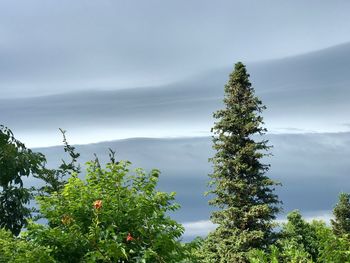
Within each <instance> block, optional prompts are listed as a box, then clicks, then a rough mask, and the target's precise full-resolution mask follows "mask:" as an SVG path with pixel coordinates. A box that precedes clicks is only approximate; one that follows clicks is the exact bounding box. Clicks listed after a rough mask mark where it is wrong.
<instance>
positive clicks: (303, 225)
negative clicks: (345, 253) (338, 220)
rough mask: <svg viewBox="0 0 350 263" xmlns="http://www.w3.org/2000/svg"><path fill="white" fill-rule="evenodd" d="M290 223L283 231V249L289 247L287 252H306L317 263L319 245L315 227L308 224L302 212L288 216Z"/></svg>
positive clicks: (295, 212)
mask: <svg viewBox="0 0 350 263" xmlns="http://www.w3.org/2000/svg"><path fill="white" fill-rule="evenodd" d="M287 219H288V222H287V223H286V224H285V225H284V226H283V230H282V240H281V241H280V242H281V243H282V245H283V246H282V247H287V248H288V249H287V251H292V250H293V249H294V250H295V251H299V252H300V251H304V252H305V254H307V255H310V256H311V258H312V259H313V260H314V261H316V259H317V256H318V253H319V251H318V249H319V243H318V238H317V235H316V230H315V228H314V227H313V225H311V224H309V223H308V222H306V221H305V220H304V219H303V218H302V216H301V214H300V212H299V211H298V210H295V211H293V212H291V213H289V214H288V216H287Z"/></svg>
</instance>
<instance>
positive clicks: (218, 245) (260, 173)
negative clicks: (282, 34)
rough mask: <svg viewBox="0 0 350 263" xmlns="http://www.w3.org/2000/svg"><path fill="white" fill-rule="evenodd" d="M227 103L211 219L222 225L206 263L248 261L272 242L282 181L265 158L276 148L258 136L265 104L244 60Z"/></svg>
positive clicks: (219, 125) (217, 135)
mask: <svg viewBox="0 0 350 263" xmlns="http://www.w3.org/2000/svg"><path fill="white" fill-rule="evenodd" d="M224 103H225V108H224V109H222V110H219V111H217V112H216V113H214V117H215V118H216V119H217V122H216V123H215V125H214V127H213V129H212V131H213V132H214V136H213V144H214V145H213V148H214V149H215V150H216V154H215V156H214V157H213V158H212V159H211V161H212V162H213V164H214V172H213V174H212V175H211V186H212V187H213V189H212V190H211V191H210V192H209V193H210V194H213V195H214V196H215V197H214V198H213V199H212V200H211V201H210V204H211V205H213V206H216V207H217V208H218V210H217V211H215V212H213V214H212V217H211V219H212V221H213V223H215V224H218V225H219V226H218V228H217V229H216V230H215V231H214V233H211V234H210V235H209V237H208V239H207V241H206V243H207V244H205V245H204V249H205V251H206V252H205V254H206V262H246V261H247V257H246V253H247V252H248V251H249V250H251V249H254V248H257V249H259V248H261V249H264V248H266V247H267V246H268V245H269V244H271V243H272V241H273V227H274V223H273V220H274V219H275V215H276V213H277V212H278V211H279V201H278V198H277V196H276V194H274V186H276V185H277V183H276V182H274V181H272V180H271V179H269V178H268V177H267V176H266V175H265V173H266V172H267V171H268V169H269V165H266V164H263V163H262V162H261V159H262V158H263V157H264V156H266V155H268V154H267V153H266V152H267V151H268V150H269V148H270V146H268V145H267V141H266V140H261V141H255V140H254V139H253V135H263V134H264V133H265V131H266V129H265V128H263V127H262V124H263V118H262V117H261V116H260V113H261V112H262V111H263V110H264V109H265V106H263V105H262V102H261V101H260V100H259V99H258V98H257V97H256V96H255V95H254V89H253V88H252V87H251V83H250V82H249V74H248V73H247V71H246V68H245V66H244V65H243V64H242V63H240V62H239V63H237V64H236V65H235V69H234V71H233V73H232V74H231V75H230V79H229V81H228V83H227V85H226V86H225V98H224Z"/></svg>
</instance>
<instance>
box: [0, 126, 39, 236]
mask: <svg viewBox="0 0 350 263" xmlns="http://www.w3.org/2000/svg"><path fill="white" fill-rule="evenodd" d="M44 162H45V157H44V155H42V154H40V153H34V152H32V151H31V150H30V149H27V148H26V147H25V145H24V144H23V143H21V142H20V141H18V140H16V139H15V137H14V135H13V133H12V131H11V130H9V129H8V128H6V127H4V126H2V125H0V227H1V228H5V229H8V230H10V231H11V232H12V233H13V234H14V235H18V234H19V233H20V231H21V229H22V227H23V226H25V225H26V222H27V218H29V217H30V215H31V210H30V209H29V208H28V207H27V206H26V205H28V204H29V202H30V200H31V198H32V194H31V189H27V188H25V187H24V186H23V179H22V178H23V177H28V176H29V175H31V174H37V173H39V172H40V170H41V168H42V166H43V163H44Z"/></svg>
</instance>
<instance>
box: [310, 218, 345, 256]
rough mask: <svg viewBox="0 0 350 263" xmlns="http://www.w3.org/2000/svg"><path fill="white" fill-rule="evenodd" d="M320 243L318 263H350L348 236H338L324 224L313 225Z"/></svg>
mask: <svg viewBox="0 0 350 263" xmlns="http://www.w3.org/2000/svg"><path fill="white" fill-rule="evenodd" d="M312 225H313V227H314V229H315V230H316V234H317V240H318V241H319V257H318V261H317V262H324V263H328V262H332V263H347V262H350V239H349V236H348V235H343V236H340V237H339V236H336V235H335V234H334V233H333V231H332V229H331V228H330V227H328V226H327V225H326V224H325V223H324V222H320V221H314V222H313V223H312Z"/></svg>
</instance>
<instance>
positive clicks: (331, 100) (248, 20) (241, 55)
mask: <svg viewBox="0 0 350 263" xmlns="http://www.w3.org/2000/svg"><path fill="white" fill-rule="evenodd" d="M349 8H350V2H349V1H346V0H344V1H340V0H335V1H319V0H317V1H316V0H309V1H301V0H294V1H277V0H275V1H272V0H267V1H259V0H255V1H252V0H244V1H243V0H242V1H234V0H227V1H226V0H221V1H209V0H190V1H189V0H186V1H185V0H178V1H164V0H148V1H141V0H138V1H136V0H128V1H117V0H113V1H112V0H108V1H107V0H101V1H83V0H78V1H68V0H62V1H59V2H58V1H53V0H32V1H24V0H22V1H20V0H15V1H14V0H2V1H0V91H1V93H0V94H1V95H0V124H4V125H6V126H8V127H9V128H11V129H12V130H13V131H14V132H15V135H16V137H17V138H19V139H20V140H22V141H23V142H24V143H25V144H26V145H27V146H28V147H40V149H41V150H42V151H43V152H45V153H47V155H48V158H49V159H50V160H52V161H51V165H54V164H55V162H56V161H57V160H60V159H59V158H57V160H56V159H55V156H56V155H57V154H58V153H59V149H57V148H55V147H54V148H47V147H49V146H55V145H60V144H61V136H60V132H59V130H58V128H63V129H65V130H67V131H68V138H69V141H70V143H72V144H81V145H82V146H81V147H82V151H83V152H84V154H83V156H85V157H84V158H82V159H83V160H84V161H86V160H88V158H90V157H89V156H91V155H90V154H89V153H91V151H94V152H99V153H100V154H101V155H102V156H105V154H104V149H106V148H108V147H109V146H108V145H115V146H116V148H117V151H118V147H119V148H120V147H121V149H120V150H119V151H118V152H119V153H120V155H121V156H125V158H128V159H130V160H131V161H133V163H135V165H136V166H144V167H146V168H149V169H150V168H152V167H158V166H159V165H160V166H161V167H159V168H161V169H162V171H163V173H164V178H165V179H164V182H162V183H161V185H162V187H163V188H164V189H167V190H169V191H172V190H171V189H170V186H174V187H175V188H176V189H175V190H178V191H179V195H178V196H179V197H178V198H179V200H180V201H181V202H182V204H183V207H184V211H186V212H181V213H182V214H181V213H180V214H178V215H175V216H176V217H177V218H178V219H179V220H180V221H181V222H183V223H184V224H185V225H186V226H187V228H188V229H192V230H191V231H192V234H193V233H195V232H196V231H197V232H198V231H199V232H200V231H202V232H201V233H203V231H204V232H205V229H208V228H211V227H212V226H211V225H210V223H208V216H209V212H210V209H209V208H207V206H206V201H207V200H205V198H203V196H202V195H201V196H199V194H200V191H204V190H205V186H204V182H205V180H206V175H207V174H208V173H210V169H211V166H210V164H208V162H207V158H208V157H210V156H211V155H212V151H211V148H210V138H209V136H210V135H211V134H210V127H211V126H212V124H213V121H214V120H213V119H212V112H214V111H215V110H217V109H219V108H220V107H222V102H221V101H222V98H223V87H224V84H225V83H226V81H227V78H228V75H229V73H230V72H231V71H232V68H233V65H234V63H236V62H237V61H243V62H244V63H245V64H246V65H247V69H248V71H249V73H250V74H251V81H252V84H253V87H254V88H255V91H256V94H257V95H258V96H259V97H260V98H261V99H262V100H263V102H264V103H265V104H266V106H267V110H266V111H265V112H264V120H265V125H266V127H267V128H268V130H269V133H268V136H270V138H271V143H272V144H274V145H275V148H274V149H275V151H276V153H275V156H274V159H271V163H272V164H273V166H272V167H276V168H272V170H271V175H272V176H275V177H276V178H277V179H279V178H282V179H283V181H285V182H286V183H287V186H285V187H286V188H285V189H288V190H281V195H282V197H283V198H284V199H285V200H284V202H285V204H286V207H287V209H294V208H295V207H298V206H297V204H296V203H295V202H296V201H295V200H299V199H298V198H296V196H297V197H304V198H310V196H308V195H307V191H308V189H310V186H312V185H313V184H312V181H313V180H314V178H316V177H317V178H318V179H319V180H318V183H319V185H318V186H317V187H316V186H314V191H311V192H312V193H314V194H315V196H319V198H321V197H322V196H323V197H324V199H322V200H326V199H327V198H328V199H327V200H331V201H334V200H336V194H337V192H339V191H341V190H342V189H341V188H342V183H341V182H343V181H346V180H347V179H346V176H345V174H346V172H347V171H348V170H349V165H348V164H347V162H346V161H343V159H342V158H343V157H342V158H340V157H339V156H349V155H346V154H347V150H346V149H344V146H343V145H344V143H346V142H348V140H349V133H348V131H349V128H350V118H349V117H348V114H347V113H348V112H349V110H350V104H349V103H348V102H349V99H350V89H349V86H350V77H349V74H348V72H347V70H348V69H349V68H350V55H349V54H350V20H349V19H348V10H349ZM132 138H139V139H138V140H140V141H138V143H139V144H140V145H144V144H145V145H146V146H147V147H146V148H147V149H148V152H147V151H144V150H142V149H143V148H140V147H139V148H137V147H136V146H133V147H136V148H137V149H136V148H135V151H133V152H130V151H129V150H128V149H129V146H130V147H131V146H132V145H134V144H135V142H134V141H133V139H132ZM142 138H143V139H142ZM146 138H152V140H150V139H146ZM116 140H118V141H116ZM130 140H131V141H130ZM149 140H150V141H149ZM164 140H165V142H166V143H165V142H164ZM186 140H187V141H186ZM198 140H199V141H198ZM105 141H108V142H106V143H100V142H105ZM125 144H126V145H128V146H123V147H122V146H121V145H125ZM174 144H175V145H174ZM177 144H179V145H178V146H176V145H177ZM84 145H85V146H86V147H85V146H84ZM169 145H172V146H169ZM186 145H187V146H186ZM295 145H298V148H295ZM84 147H85V148H84ZM172 147H173V148H172ZM174 147H175V148H174ZM176 147H177V148H176ZM131 148H132V147H131ZM154 149H159V152H160V155H161V156H165V157H164V158H167V159H166V160H162V159H161V158H160V157H159V156H158V155H156V154H155V153H154ZM174 149H176V151H175V152H176V154H175V156H176V157H178V156H187V157H188V158H175V157H174V156H172V150H174ZM310 149H312V151H310ZM123 151H124V155H123ZM140 152H142V156H141V155H140ZM309 152H312V154H309ZM278 153H279V154H278ZM334 153H336V154H339V153H341V154H343V155H339V156H338V158H336V159H332V158H333V154H334ZM298 156H300V157H298ZM141 157H142V158H141ZM192 157H193V159H191V158H192ZM344 158H345V157H344ZM55 160H56V161H55ZM189 160H191V161H189ZM291 160H292V161H291ZM305 160H310V163H308V165H306V163H305ZM336 160H338V161H339V162H336ZM180 161H181V162H182V164H185V163H186V165H187V166H185V168H186V169H178V165H177V164H176V166H175V168H177V169H175V168H174V167H173V166H174V163H178V162H180ZM196 164H198V165H196ZM291 164H293V165H291ZM320 164H323V165H325V166H324V167H322V165H320ZM305 165H306V166H305ZM193 166H196V167H197V168H196V169H195V170H193V169H192V167H193ZM284 166H286V167H290V168H289V170H288V172H286V171H287V170H286V169H283V167H284ZM302 168H305V170H303V171H300V170H302ZM274 169H275V170H274ZM295 174H301V175H303V177H300V178H299V177H297V178H298V179H299V181H298V180H296V179H295ZM178 176H179V178H180V179H179V180H178V181H176V182H177V183H176V184H175V183H174V180H177V179H176V178H178ZM200 176H204V177H200ZM331 176H334V178H335V179H334V182H333V185H332V187H330V188H327V187H326V186H327V185H329V184H330V182H331V181H330V180H331V178H333V177H331ZM186 180H190V181H186ZM191 180H193V181H191ZM300 181H302V182H304V183H303V184H302V185H304V186H305V187H302V186H299V185H298V183H300ZM195 182H197V183H200V184H203V187H199V188H198V191H197V192H192V191H191V189H188V188H185V187H183V185H184V184H185V183H195ZM297 182H298V183H297ZM315 187H316V188H315ZM182 189H185V190H186V191H185V190H182ZM318 189H322V191H325V193H324V194H323V195H321V194H320V193H321V190H318ZM349 190H350V189H349ZM188 200H197V201H198V202H197V201H196V202H197V203H193V204H191V203H190V202H189V201H188ZM293 200H294V203H293ZM313 200H316V199H313ZM298 202H299V203H298V204H299V206H300V207H302V205H300V203H302V204H304V201H303V200H299V201H298ZM305 204H306V203H305ZM322 204H323V205H317V202H311V201H310V204H309V205H306V206H303V207H302V211H303V212H304V213H305V215H306V216H308V217H309V218H312V217H317V216H323V217H324V218H329V216H330V215H329V214H330V210H331V204H330V203H329V202H326V201H324V202H322ZM194 206H195V207H197V208H198V209H197V210H198V211H199V210H200V211H202V212H201V213H199V212H198V213H196V214H194V213H191V209H192V210H193V207H194ZM197 232H196V233H197ZM192 234H191V235H192ZM188 235H190V234H188Z"/></svg>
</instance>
